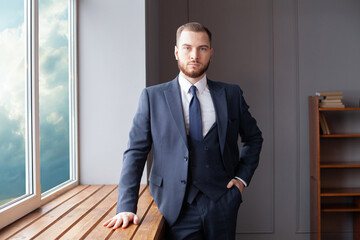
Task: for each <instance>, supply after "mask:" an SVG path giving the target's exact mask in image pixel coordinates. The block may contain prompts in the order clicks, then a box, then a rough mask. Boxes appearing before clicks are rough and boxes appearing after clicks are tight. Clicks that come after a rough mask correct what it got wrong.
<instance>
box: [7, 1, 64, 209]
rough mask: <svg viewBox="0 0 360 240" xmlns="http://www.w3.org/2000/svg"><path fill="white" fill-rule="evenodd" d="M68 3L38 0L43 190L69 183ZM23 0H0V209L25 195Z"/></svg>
mask: <svg viewBox="0 0 360 240" xmlns="http://www.w3.org/2000/svg"><path fill="white" fill-rule="evenodd" d="M67 3H68V1H67V0H39V48H40V50H39V78H40V80H39V85H40V86H39V91H40V99H39V101H40V172H41V175H40V177H41V187H42V192H44V191H46V190H49V189H51V188H52V187H54V186H56V185H58V184H60V183H62V182H64V181H66V180H68V179H69V113H68V112H69V100H68V99H69V95H68V84H69V83H68V79H69V77H68V76H69V70H68V64H69V61H68V51H69V48H68V37H69V36H68V21H67V18H68V15H67V8H68V6H67ZM24 30H25V29H24V0H11V1H9V0H0V183H1V185H0V205H1V202H4V201H5V200H8V199H11V198H15V197H18V196H21V195H23V194H24V193H25V115H26V113H25V67H26V66H25V34H24V33H25V32H24Z"/></svg>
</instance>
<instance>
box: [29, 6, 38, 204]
mask: <svg viewBox="0 0 360 240" xmlns="http://www.w3.org/2000/svg"><path fill="white" fill-rule="evenodd" d="M29 1H30V2H31V7H32V9H31V13H32V15H31V26H30V29H31V31H30V33H31V48H30V49H31V62H32V65H31V68H29V69H31V87H32V98H31V102H32V104H31V108H32V118H31V119H32V143H33V144H32V158H33V181H34V191H35V194H36V196H37V197H38V198H39V199H40V198H41V185H40V117H39V115H40V114H39V7H38V6H39V5H38V0H29Z"/></svg>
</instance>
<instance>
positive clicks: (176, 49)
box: [174, 45, 179, 60]
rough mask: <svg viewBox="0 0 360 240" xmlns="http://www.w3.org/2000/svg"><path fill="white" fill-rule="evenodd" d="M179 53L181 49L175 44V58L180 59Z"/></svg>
mask: <svg viewBox="0 0 360 240" xmlns="http://www.w3.org/2000/svg"><path fill="white" fill-rule="evenodd" d="M178 54H179V49H178V47H177V46H176V45H175V49H174V55H175V59H176V60H179V56H178Z"/></svg>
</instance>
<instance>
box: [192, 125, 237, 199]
mask: <svg viewBox="0 0 360 240" xmlns="http://www.w3.org/2000/svg"><path fill="white" fill-rule="evenodd" d="M188 139H189V140H188V143H189V148H190V155H189V174H188V176H189V177H188V186H187V192H186V198H185V199H186V201H187V202H188V203H192V202H193V200H194V199H195V197H196V195H197V194H198V192H199V191H201V192H202V193H203V194H205V195H206V196H207V197H209V198H210V199H212V200H214V201H216V200H218V199H219V198H220V197H221V195H222V194H223V193H224V192H225V191H226V190H227V187H226V185H227V184H228V182H229V181H230V180H231V178H230V177H229V176H228V175H227V173H226V171H225V168H224V166H223V162H222V157H221V151H220V144H219V137H218V128H217V124H216V123H215V124H214V125H213V126H212V128H211V129H210V131H209V132H208V133H207V134H206V136H205V138H204V139H203V140H202V141H197V140H194V139H192V138H191V137H189V138H188Z"/></svg>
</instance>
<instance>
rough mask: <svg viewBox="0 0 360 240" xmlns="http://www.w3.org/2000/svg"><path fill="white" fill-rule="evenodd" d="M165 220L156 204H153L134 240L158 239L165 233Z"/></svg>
mask: <svg viewBox="0 0 360 240" xmlns="http://www.w3.org/2000/svg"><path fill="white" fill-rule="evenodd" d="M164 224H165V220H164V218H163V216H162V214H161V213H160V212H159V209H158V207H157V206H156V204H155V202H153V203H152V204H151V207H150V210H149V212H148V213H147V214H146V216H145V219H144V221H143V222H142V227H141V228H139V229H138V231H137V232H136V233H135V236H134V238H133V239H134V240H147V239H148V240H152V239H158V238H159V237H160V235H162V234H164V233H163V226H164ZM154 226H157V227H154Z"/></svg>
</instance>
